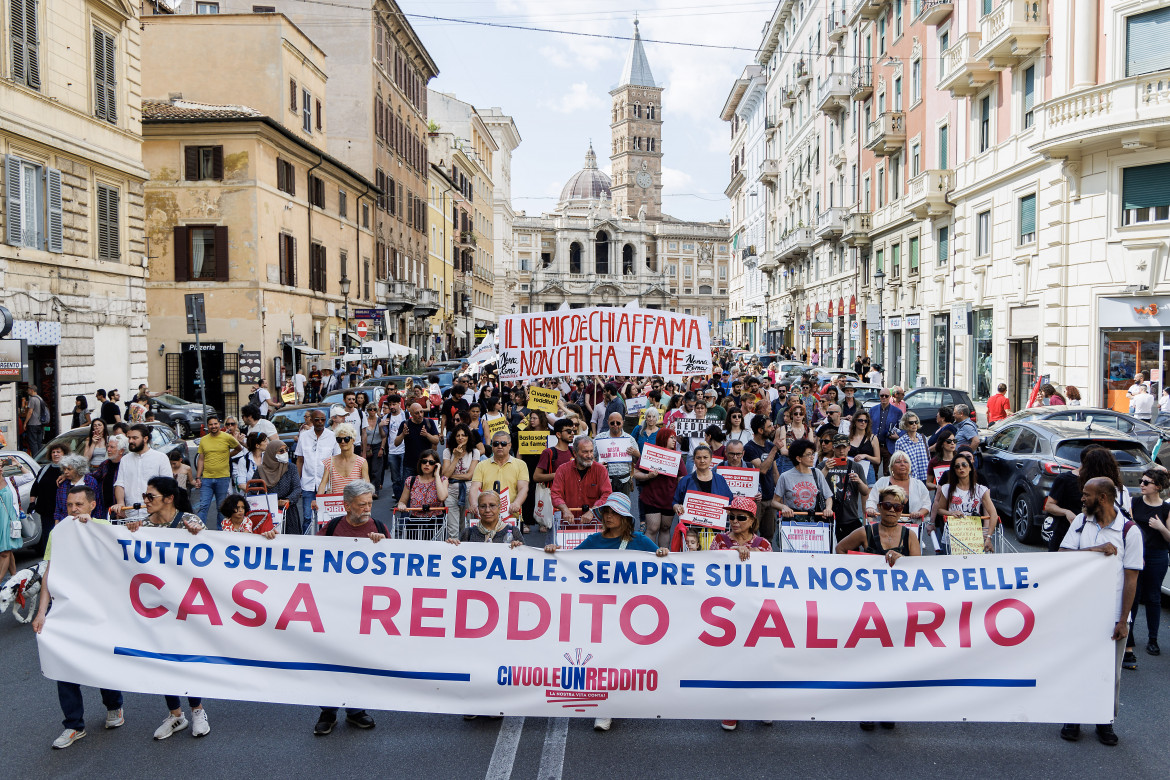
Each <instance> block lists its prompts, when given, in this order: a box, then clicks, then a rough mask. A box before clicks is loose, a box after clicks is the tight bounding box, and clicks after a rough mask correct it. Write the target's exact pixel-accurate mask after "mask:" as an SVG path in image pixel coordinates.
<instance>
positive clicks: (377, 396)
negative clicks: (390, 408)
mask: <svg viewBox="0 0 1170 780" xmlns="http://www.w3.org/2000/svg"><path fill="white" fill-rule="evenodd" d="M349 392H353V393H365V394H366V398H368V399H370V403H372V404H374V405H375V406H376V405H377V404H378V402H379V401H381V400H382V396H383V395H385V394H386V388H385V387H383V386H382V385H359V386H358V387H351V388H350V389H349V390H334V391H333V392H332V393H329V394H328V395H326V396H325V397H324V398H322V399H321V403H323V404H343V405H344V404H345V394H346V393H349Z"/></svg>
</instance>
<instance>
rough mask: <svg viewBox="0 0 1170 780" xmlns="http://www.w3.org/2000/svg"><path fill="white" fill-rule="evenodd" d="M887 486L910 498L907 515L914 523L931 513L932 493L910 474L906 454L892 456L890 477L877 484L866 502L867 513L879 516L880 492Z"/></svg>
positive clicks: (907, 504) (896, 453)
mask: <svg viewBox="0 0 1170 780" xmlns="http://www.w3.org/2000/svg"><path fill="white" fill-rule="evenodd" d="M887 485H893V486H895V487H898V488H901V489H902V492H903V493H905V494H906V495H907V496H908V497H909V498H908V499H907V501H906V502H905V503H906V514H908V515H909V516H910V520H911V521H912V522H917V521H919V520H921V519H922V518H924V517H926V516H927V514H929V513H930V491H929V490H927V489H926V484H925V483H924V482H923V481H922V480H920V479H915V478H914V475H912V474H911V473H910V456H909V455H907V454H906V453H904V452H895V453H894V454H893V455H891V456H890V475H889V476H888V477H882V478H881V479H879V480H878V481H877V482H876V483H875V484H874V488H875V490H873V491H872V492H870V494H869V499H868V500H867V501H866V508H865V513H866V514H867V515H868V516H870V517H874V516H876V515H877V514H878V508H877V502H878V494H879V491H880V490H881V489H882V488H884V487H886V486H887Z"/></svg>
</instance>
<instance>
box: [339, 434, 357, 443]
mask: <svg viewBox="0 0 1170 780" xmlns="http://www.w3.org/2000/svg"><path fill="white" fill-rule="evenodd" d="M351 441H353V437H352V436H338V437H337V442H338V443H339V444H349V443H350V442H351Z"/></svg>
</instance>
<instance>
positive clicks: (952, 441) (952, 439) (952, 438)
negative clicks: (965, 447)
mask: <svg viewBox="0 0 1170 780" xmlns="http://www.w3.org/2000/svg"><path fill="white" fill-rule="evenodd" d="M954 443H955V437H954V436H952V437H951V438H949V439H943V444H954Z"/></svg>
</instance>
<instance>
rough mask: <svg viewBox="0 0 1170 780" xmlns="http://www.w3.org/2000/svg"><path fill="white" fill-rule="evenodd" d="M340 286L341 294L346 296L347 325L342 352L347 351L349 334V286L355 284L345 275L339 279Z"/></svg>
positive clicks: (343, 334) (342, 342)
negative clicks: (346, 341) (346, 343)
mask: <svg viewBox="0 0 1170 780" xmlns="http://www.w3.org/2000/svg"><path fill="white" fill-rule="evenodd" d="M337 284H338V286H340V287H341V296H342V297H343V298H345V327H344V328H343V329H342V331H341V354H342V355H344V354H345V353H346V348H345V340H346V338H347V337H348V336H349V288H350V285H351V284H353V283H352V282H351V281H350V280H349V277H348V276H343V277H341V278H340V279H338V280H337Z"/></svg>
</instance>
